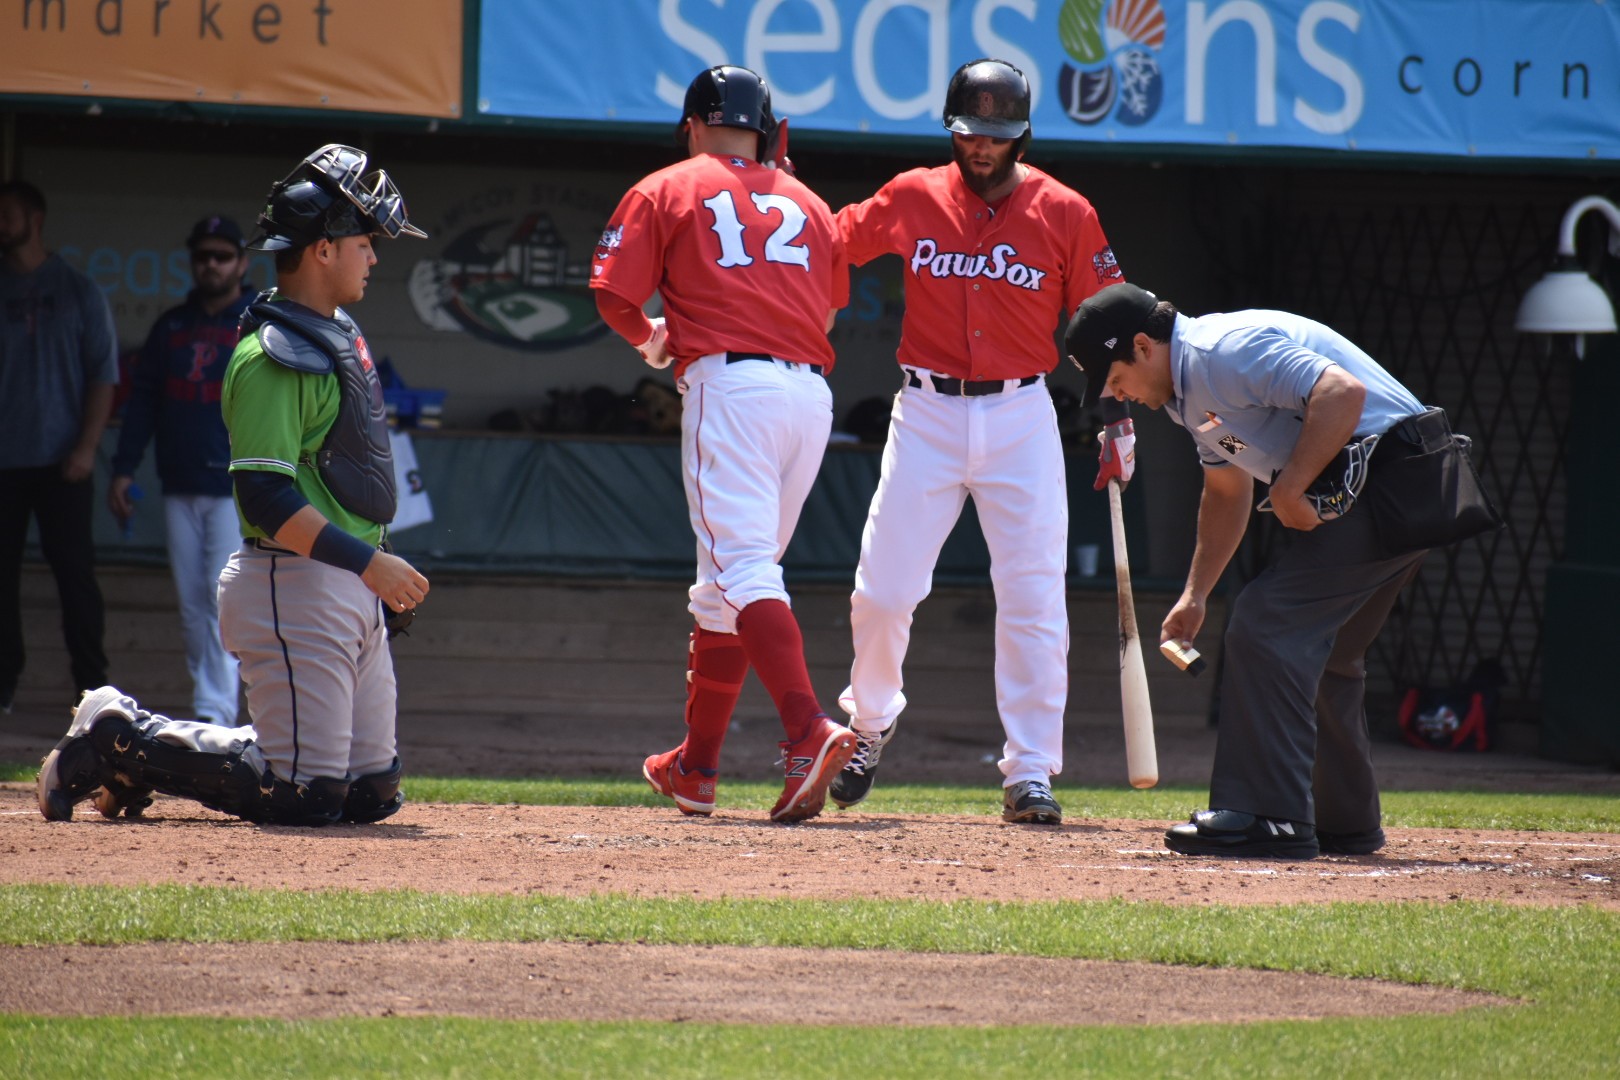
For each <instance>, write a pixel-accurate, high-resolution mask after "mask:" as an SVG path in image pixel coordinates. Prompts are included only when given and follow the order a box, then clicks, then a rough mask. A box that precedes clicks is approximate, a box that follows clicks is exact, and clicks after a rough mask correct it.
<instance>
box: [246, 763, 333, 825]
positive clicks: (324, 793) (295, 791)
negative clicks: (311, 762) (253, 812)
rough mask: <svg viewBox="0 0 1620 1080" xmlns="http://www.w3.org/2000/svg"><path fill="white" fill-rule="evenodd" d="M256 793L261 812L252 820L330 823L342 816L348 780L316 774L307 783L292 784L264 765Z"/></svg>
mask: <svg viewBox="0 0 1620 1080" xmlns="http://www.w3.org/2000/svg"><path fill="white" fill-rule="evenodd" d="M259 795H260V798H261V801H260V804H259V807H258V810H259V813H260V816H258V817H255V818H253V820H254V821H260V822H265V823H268V824H272V825H332V824H334V823H336V822H338V821H341V820H342V819H343V804H344V800H346V799H347V798H348V797H349V782H348V781H347V780H338V779H334V778H332V777H327V776H317V777H315V778H313V779H311V780H310V781H309V782H308V783H306V784H294V783H291V782H289V781H287V780H283V779H282V778H281V777H279V776H277V775H276V774H275V773H274V772H271V771H270V770H268V769H267V770H266V771H265V774H264V779H263V782H262V783H261V784H260V786H259ZM243 816H244V817H246V816H248V815H245V814H244V815H243Z"/></svg>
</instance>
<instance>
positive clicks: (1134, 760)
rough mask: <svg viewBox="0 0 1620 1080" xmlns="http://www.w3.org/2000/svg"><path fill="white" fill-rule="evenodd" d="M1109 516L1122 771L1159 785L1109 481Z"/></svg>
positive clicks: (1121, 529)
mask: <svg viewBox="0 0 1620 1080" xmlns="http://www.w3.org/2000/svg"><path fill="white" fill-rule="evenodd" d="M1108 516H1109V517H1110V518H1111V519H1112V521H1113V525H1114V582H1115V584H1116V586H1117V587H1118V590H1119V696H1120V703H1121V705H1122V706H1123V711H1124V715H1125V770H1126V773H1127V775H1129V777H1130V780H1131V787H1134V788H1150V787H1152V786H1153V785H1154V784H1157V783H1158V782H1159V751H1158V748H1157V747H1156V746H1154V743H1153V705H1152V703H1151V702H1150V701H1149V700H1148V684H1147V665H1146V664H1144V663H1143V662H1142V635H1141V632H1140V631H1139V630H1138V628H1137V625H1136V602H1135V600H1133V599H1132V598H1131V557H1130V553H1129V552H1128V551H1127V550H1126V548H1125V513H1124V511H1123V510H1122V509H1121V507H1120V501H1119V481H1118V480H1110V481H1108Z"/></svg>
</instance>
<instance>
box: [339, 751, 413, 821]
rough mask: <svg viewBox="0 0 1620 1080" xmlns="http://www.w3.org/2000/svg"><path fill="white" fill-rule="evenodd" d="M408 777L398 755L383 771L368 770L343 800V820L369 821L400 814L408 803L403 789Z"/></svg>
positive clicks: (353, 784)
mask: <svg viewBox="0 0 1620 1080" xmlns="http://www.w3.org/2000/svg"><path fill="white" fill-rule="evenodd" d="M404 776H405V768H404V766H402V765H401V764H400V763H399V758H397V757H396V758H394V763H393V764H392V765H390V766H388V768H386V769H384V770H383V771H382V772H374V773H367V774H366V775H364V776H362V777H359V778H357V779H356V780H354V781H353V782H351V783H350V784H349V794H348V795H347V797H345V798H344V800H343V820H344V821H356V822H360V823H362V824H369V823H370V822H373V821H381V820H382V819H383V818H385V817H388V816H390V815H392V814H395V813H397V812H398V811H399V808H400V807H402V806H404V805H405V793H404V792H403V791H401V790H400V789H399V783H400V780H401V779H403V778H404Z"/></svg>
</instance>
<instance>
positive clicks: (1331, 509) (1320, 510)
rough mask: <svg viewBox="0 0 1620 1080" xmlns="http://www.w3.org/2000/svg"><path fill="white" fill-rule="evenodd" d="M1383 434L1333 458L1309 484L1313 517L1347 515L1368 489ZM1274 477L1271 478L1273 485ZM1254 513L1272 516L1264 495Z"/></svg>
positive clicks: (1325, 518) (1308, 498) (1307, 493)
mask: <svg viewBox="0 0 1620 1080" xmlns="http://www.w3.org/2000/svg"><path fill="white" fill-rule="evenodd" d="M1383 437H1384V436H1383V435H1382V434H1378V435H1368V436H1367V437H1366V438H1365V439H1357V440H1356V441H1355V442H1353V443H1351V444H1350V445H1348V446H1346V447H1345V448H1344V449H1343V450H1340V451H1339V452H1338V453H1337V454H1335V455H1334V457H1333V460H1332V461H1330V462H1328V464H1327V468H1325V469H1323V470H1322V475H1320V476H1318V477H1317V478H1316V479H1315V480H1314V481H1312V482H1311V486H1310V487H1308V488H1306V489H1305V501H1306V502H1308V503H1310V504H1311V506H1312V507H1314V508H1315V510H1316V516H1317V518H1318V519H1319V520H1321V521H1336V520H1338V519H1339V518H1342V517H1344V515H1346V514H1348V513H1349V512H1350V511H1351V510H1352V509H1353V508H1354V507H1355V505H1356V500H1357V499H1359V498H1360V497H1361V491H1362V489H1363V488H1365V487H1366V486H1367V472H1368V468H1369V465H1370V463H1371V461H1372V455H1373V451H1374V450H1376V449H1378V440H1379V439H1382V438H1383ZM1276 479H1277V477H1276V476H1275V475H1273V476H1272V480H1273V481H1275V480H1276ZM1255 509H1256V510H1260V511H1262V512H1264V513H1268V514H1269V513H1274V512H1275V509H1274V508H1273V507H1272V505H1271V496H1270V495H1267V496H1266V497H1265V498H1263V499H1261V500H1260V502H1259V504H1258V505H1257V506H1255Z"/></svg>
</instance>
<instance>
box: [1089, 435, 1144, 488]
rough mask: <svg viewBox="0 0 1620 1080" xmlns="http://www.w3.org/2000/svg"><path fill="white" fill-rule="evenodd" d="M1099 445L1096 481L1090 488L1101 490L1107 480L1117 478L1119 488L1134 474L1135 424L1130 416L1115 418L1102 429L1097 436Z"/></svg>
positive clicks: (1105, 485)
mask: <svg viewBox="0 0 1620 1080" xmlns="http://www.w3.org/2000/svg"><path fill="white" fill-rule="evenodd" d="M1097 441H1098V443H1099V444H1100V446H1101V449H1100V450H1099V452H1098V454H1097V482H1096V483H1095V484H1092V485H1091V490H1093V491H1101V490H1102V489H1103V488H1105V487H1107V486H1108V481H1110V480H1114V479H1117V480H1118V481H1119V487H1120V490H1121V491H1123V490H1124V489H1125V486H1126V485H1127V484H1129V483H1130V482H1131V477H1132V476H1135V475H1136V425H1135V424H1133V423H1131V418H1130V417H1128V416H1127V417H1126V418H1125V419H1123V420H1115V421H1114V422H1113V423H1112V424H1109V425H1108V426H1107V427H1105V428H1103V429H1102V433H1101V435H1100V437H1099V438H1098V440H1097Z"/></svg>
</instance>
